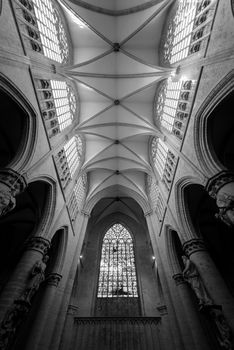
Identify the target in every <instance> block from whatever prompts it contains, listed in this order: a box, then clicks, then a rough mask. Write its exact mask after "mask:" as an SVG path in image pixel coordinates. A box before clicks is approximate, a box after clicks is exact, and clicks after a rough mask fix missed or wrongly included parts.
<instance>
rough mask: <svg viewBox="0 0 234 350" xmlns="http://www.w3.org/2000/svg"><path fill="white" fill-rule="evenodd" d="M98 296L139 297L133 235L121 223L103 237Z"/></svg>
mask: <svg viewBox="0 0 234 350" xmlns="http://www.w3.org/2000/svg"><path fill="white" fill-rule="evenodd" d="M97 297H98V298H137V297H138V288H137V279H136V267H135V257H134V249H133V241H132V237H131V235H130V233H129V231H128V230H127V229H126V228H125V227H124V226H123V225H121V224H119V223H116V224H114V225H113V226H112V227H111V228H110V229H109V230H108V231H107V232H106V234H105V236H104V238H103V243H102V255H101V262H100V271H99V281H98V293H97Z"/></svg>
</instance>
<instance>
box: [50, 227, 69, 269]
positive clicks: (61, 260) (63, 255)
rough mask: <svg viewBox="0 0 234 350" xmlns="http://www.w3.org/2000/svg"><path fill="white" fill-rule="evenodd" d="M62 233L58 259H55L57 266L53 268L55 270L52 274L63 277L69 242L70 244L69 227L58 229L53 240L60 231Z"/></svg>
mask: <svg viewBox="0 0 234 350" xmlns="http://www.w3.org/2000/svg"><path fill="white" fill-rule="evenodd" d="M60 230H61V231H62V232H61V237H60V240H59V248H58V251H57V255H56V259H55V264H54V266H53V270H52V271H51V272H56V273H59V274H61V275H62V273H61V272H62V270H63V267H64V262H65V258H66V252H67V242H68V226H62V227H60V228H57V229H56V231H55V232H54V233H53V235H52V237H51V240H52V239H53V237H54V236H55V235H56V233H57V232H58V231H60Z"/></svg>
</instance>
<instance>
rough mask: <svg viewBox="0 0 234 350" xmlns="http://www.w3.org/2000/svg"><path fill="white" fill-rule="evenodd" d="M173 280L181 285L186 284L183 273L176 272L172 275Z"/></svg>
mask: <svg viewBox="0 0 234 350" xmlns="http://www.w3.org/2000/svg"><path fill="white" fill-rule="evenodd" d="M172 278H173V280H174V281H175V284H176V285H177V286H179V285H180V284H185V283H186V282H185V279H184V276H183V274H182V273H176V274H175V275H173V276H172Z"/></svg>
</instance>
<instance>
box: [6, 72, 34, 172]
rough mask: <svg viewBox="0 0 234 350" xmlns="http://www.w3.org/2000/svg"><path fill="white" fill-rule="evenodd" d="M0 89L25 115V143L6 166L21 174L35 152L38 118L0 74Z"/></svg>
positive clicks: (16, 90) (8, 81) (7, 80)
mask: <svg viewBox="0 0 234 350" xmlns="http://www.w3.org/2000/svg"><path fill="white" fill-rule="evenodd" d="M0 89H1V90H2V91H4V92H5V93H6V94H7V95H8V96H10V97H11V98H12V99H13V100H14V101H15V103H16V104H18V105H19V107H20V108H21V109H22V110H23V111H24V112H25V114H26V115H27V120H26V127H25V132H24V136H23V137H24V139H25V141H24V142H22V143H21V144H20V147H19V150H18V152H17V154H16V156H15V157H14V158H13V159H12V161H11V162H10V163H9V164H7V167H8V168H12V169H14V170H16V171H18V172H22V171H23V170H24V169H25V167H26V165H27V164H29V162H30V160H31V159H32V157H33V154H34V152H35V146H36V140H37V135H38V118H37V113H36V111H35V110H34V108H33V106H32V105H31V103H30V102H29V100H28V99H27V98H26V96H25V95H23V94H22V92H21V91H20V89H19V88H18V87H17V86H16V85H15V83H13V82H12V81H11V80H10V79H9V78H8V77H6V76H5V75H4V74H2V73H0Z"/></svg>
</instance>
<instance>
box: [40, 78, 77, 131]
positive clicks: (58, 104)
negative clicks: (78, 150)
mask: <svg viewBox="0 0 234 350" xmlns="http://www.w3.org/2000/svg"><path fill="white" fill-rule="evenodd" d="M37 85H38V88H37V92H38V95H39V100H40V105H41V109H42V115H43V118H44V121H45V125H46V129H47V132H48V135H49V137H53V136H54V135H57V134H58V133H59V132H61V131H62V130H64V129H65V128H66V127H68V126H69V125H70V124H71V123H72V121H73V119H74V117H75V115H76V108H77V102H76V97H75V94H74V91H73V89H72V87H71V86H70V85H68V84H67V82H65V81H60V80H38V84H37Z"/></svg>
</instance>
